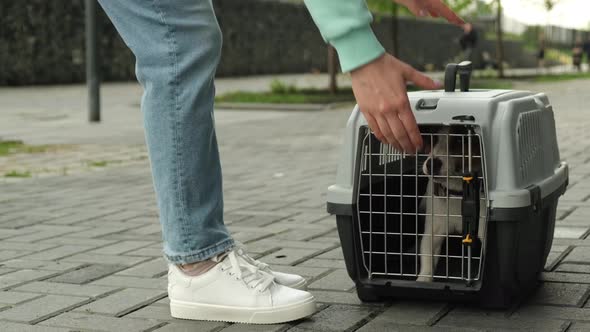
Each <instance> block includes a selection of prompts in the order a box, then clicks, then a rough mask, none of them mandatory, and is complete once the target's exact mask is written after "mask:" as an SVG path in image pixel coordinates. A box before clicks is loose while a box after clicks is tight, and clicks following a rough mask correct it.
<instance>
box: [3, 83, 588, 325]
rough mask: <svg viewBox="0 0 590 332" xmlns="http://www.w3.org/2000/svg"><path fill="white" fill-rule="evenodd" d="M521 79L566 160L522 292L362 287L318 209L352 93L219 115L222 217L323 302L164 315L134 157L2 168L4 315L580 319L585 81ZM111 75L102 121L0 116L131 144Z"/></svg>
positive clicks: (407, 321) (37, 135)
mask: <svg viewBox="0 0 590 332" xmlns="http://www.w3.org/2000/svg"><path fill="white" fill-rule="evenodd" d="M522 88H527V89H532V90H536V91H547V92H548V93H549V96H550V98H551V100H552V102H553V104H554V107H555V114H556V120H557V126H558V135H559V142H560V148H561V155H562V158H563V159H566V160H567V161H568V162H569V163H570V167H571V175H570V187H569V191H568V192H567V194H566V195H565V196H564V197H562V199H561V200H560V204H559V211H558V219H559V220H558V222H557V228H556V234H555V237H556V238H555V240H554V245H553V248H552V251H551V254H550V257H549V260H548V262H547V266H546V272H545V273H543V275H542V276H541V278H542V280H543V281H544V283H543V286H542V287H541V288H540V289H539V291H538V292H537V293H536V294H535V296H534V297H532V298H531V299H529V300H528V301H527V302H526V303H523V304H521V305H519V306H517V307H514V308H511V309H510V310H507V311H484V310H480V309H477V308H473V307H469V306H462V305H455V304H450V303H444V302H443V303H440V302H437V303H429V302H411V301H394V302H390V303H382V304H372V305H368V304H362V303H360V302H359V300H358V298H357V297H356V294H355V292H354V285H353V283H352V282H351V281H350V280H349V278H348V276H347V274H346V271H345V266H344V261H343V258H342V254H341V251H340V247H339V239H338V235H337V231H336V226H335V220H334V218H333V217H331V216H329V215H328V214H327V213H326V211H325V192H326V188H327V186H328V185H330V184H331V183H332V181H333V180H334V176H335V170H336V165H337V159H338V151H339V143H340V133H341V129H342V127H343V126H344V125H345V123H346V120H347V118H348V115H349V111H350V109H348V108H345V109H339V110H329V111H320V112H268V111H265V112H251V111H247V112H243V111H223V110H222V111H219V112H217V115H216V117H217V125H218V135H219V140H220V149H221V154H222V161H223V169H224V186H225V187H224V190H225V197H226V199H225V206H226V209H225V218H226V222H227V224H228V225H229V228H230V229H231V231H232V232H233V234H234V236H235V238H236V239H238V240H240V241H242V242H244V243H246V245H247V247H248V248H249V250H250V252H252V253H254V254H255V255H256V257H260V258H261V259H262V260H263V261H266V262H268V263H271V264H272V265H273V266H274V267H276V268H278V269H281V270H285V271H287V272H297V273H300V274H303V275H304V276H306V277H308V278H309V281H310V290H311V291H312V292H313V293H314V294H315V295H316V297H317V298H318V300H319V302H320V308H319V309H320V310H319V312H318V313H317V314H315V315H314V316H313V317H311V318H310V319H306V320H302V321H299V322H294V323H290V324H281V325H271V326H248V325H231V324H224V323H215V322H191V321H184V320H177V319H172V318H171V317H170V316H169V312H168V307H167V304H168V300H167V297H166V279H165V277H166V264H165V262H164V260H163V259H162V256H161V243H160V225H159V223H158V220H157V214H156V213H157V212H156V208H155V204H154V193H153V189H152V184H151V175H150V172H149V165H148V164H147V160H145V159H143V160H141V159H140V160H136V161H135V162H134V163H131V164H125V165H120V166H118V167H105V168H104V169H102V170H101V171H100V172H82V173H78V174H69V175H65V176H64V175H61V174H56V175H53V176H48V177H44V178H33V179H25V180H22V181H19V182H15V183H0V331H287V330H288V331H355V330H357V331H363V332H369V331H423V330H429V329H434V330H440V331H482V330H487V331H502V330H530V331H566V330H567V331H588V330H590V303H589V301H588V297H589V296H590V239H588V234H589V229H590V217H589V216H590V201H588V199H589V198H590V182H586V181H587V180H590V164H589V163H588V162H589V161H590V155H589V154H588V151H590V130H589V129H590V112H588V105H590V94H588V93H587V91H589V90H590V81H571V82H564V83H559V84H542V85H541V84H539V85H534V86H524V87H522ZM18 91H19V92H18V93H22V94H23V96H24V95H26V93H25V92H22V91H21V90H18ZM108 91H111V92H112V93H113V94H112V95H109V94H105V99H107V100H106V101H105V104H106V105H109V106H110V110H106V112H107V113H106V115H108V116H109V120H107V121H106V123H104V124H102V125H98V126H96V125H95V126H88V125H85V124H83V122H82V121H83V119H74V118H72V117H68V118H67V120H64V121H62V122H60V121H45V122H36V123H37V124H36V125H34V126H32V127H31V126H28V125H27V124H26V121H20V122H19V127H16V128H15V127H10V128H9V125H7V124H6V122H5V119H7V118H8V116H7V117H5V116H4V114H2V111H3V110H2V111H0V119H2V121H0V129H1V130H2V134H5V133H8V129H12V130H11V131H10V133H11V134H10V135H11V136H16V138H19V137H21V138H22V139H25V141H31V142H43V141H44V138H43V135H45V136H47V137H46V139H53V140H54V142H56V143H60V144H62V143H77V144H82V146H85V144H97V146H100V145H101V144H104V145H109V146H113V147H120V148H121V149H123V151H124V149H125V148H126V147H129V146H138V145H141V144H142V143H143V136H142V135H143V134H142V132H141V123H140V121H139V118H138V114H129V112H138V111H137V105H135V106H134V105H132V104H130V103H129V100H131V99H132V97H134V96H133V95H132V96H131V97H129V96H123V93H122V92H121V95H118V94H117V89H115V88H113V89H112V90H111V89H107V92H108ZM136 92H137V91H136ZM56 93H57V92H56ZM70 98H74V95H72V96H70ZM109 98H110V99H109ZM63 100H64V102H65V101H66V100H69V102H70V103H71V106H72V108H74V106H76V105H74V104H75V102H72V101H71V99H68V98H67V96H64V99H63ZM14 104H18V105H20V106H19V107H21V109H25V108H27V107H30V108H31V111H30V114H33V115H35V116H37V117H40V116H42V114H38V113H35V112H33V109H35V104H34V103H30V104H29V106H27V103H26V101H18V103H17V101H14ZM54 105H57V103H54ZM82 108H83V106H80V108H79V109H82ZM113 109H114V110H117V112H119V113H120V114H117V112H114V111H112V110H113ZM64 113H67V112H66V111H64ZM13 114H14V113H13ZM15 118H16V117H15ZM76 121H78V122H76ZM125 121H128V123H127V124H125ZM4 130H6V131H4ZM68 139H69V140H70V141H68ZM45 157H46V156H45ZM0 159H1V158H0ZM0 162H1V160H0Z"/></svg>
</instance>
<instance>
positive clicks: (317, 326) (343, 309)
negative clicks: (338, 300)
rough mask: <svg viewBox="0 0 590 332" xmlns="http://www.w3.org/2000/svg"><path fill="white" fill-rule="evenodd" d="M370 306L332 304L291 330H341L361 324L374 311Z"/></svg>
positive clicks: (336, 331) (338, 331)
mask: <svg viewBox="0 0 590 332" xmlns="http://www.w3.org/2000/svg"><path fill="white" fill-rule="evenodd" d="M373 311H374V310H373V309H371V308H368V307H358V306H344V305H332V306H329V307H328V308H326V309H324V310H322V311H320V312H319V313H316V314H315V315H313V316H311V317H310V318H308V319H305V320H304V321H303V322H301V323H300V324H298V325H297V326H295V327H294V328H292V329H290V330H289V331H326V332H329V331H334V332H341V331H346V330H349V329H351V330H352V329H353V328H354V327H355V326H360V325H361V324H363V321H364V320H365V319H367V317H369V315H371V313H373Z"/></svg>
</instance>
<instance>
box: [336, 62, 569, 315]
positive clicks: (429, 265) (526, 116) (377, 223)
mask: <svg viewBox="0 0 590 332" xmlns="http://www.w3.org/2000/svg"><path fill="white" fill-rule="evenodd" d="M457 74H459V78H460V89H459V91H455V80H456V76H457ZM470 75H471V63H469V62H463V63H460V64H458V65H456V64H450V65H449V66H448V67H447V71H446V75H445V91H420V92H412V93H409V94H408V96H409V100H410V104H411V105H412V110H413V112H414V115H415V117H416V120H417V122H418V125H419V127H420V131H421V133H422V138H423V141H424V146H423V149H422V151H417V152H416V153H413V154H405V153H402V152H400V151H397V150H396V149H395V148H393V147H392V146H390V145H387V144H384V143H381V142H380V141H378V140H377V139H376V138H375V136H374V135H373V133H372V132H371V131H370V129H369V127H368V125H367V122H366V120H365V119H364V117H363V116H362V114H361V112H360V111H359V109H358V106H357V107H356V108H355V109H354V111H353V112H352V115H351V116H350V119H349V121H348V124H347V128H346V132H345V135H344V146H343V150H342V154H341V159H340V163H339V165H338V173H337V183H336V184H334V185H332V186H331V187H330V188H329V192H328V212H330V213H332V214H335V215H336V216H337V217H336V219H337V224H338V232H339V235H340V240H341V242H342V250H343V253H344V258H345V261H346V267H347V270H348V273H349V275H350V277H351V278H352V279H353V280H354V281H355V283H356V286H357V292H358V296H359V298H360V299H361V300H363V301H377V300H381V299H385V298H391V297H398V298H422V299H444V300H460V301H475V302H479V303H480V304H481V305H483V306H487V307H505V306H508V305H510V304H511V303H513V302H514V301H516V300H518V299H520V298H521V297H522V296H525V295H526V294H527V293H529V292H530V291H532V290H533V289H534V288H535V287H536V285H537V277H538V274H539V273H540V272H541V271H542V269H543V267H544V265H545V261H546V259H547V255H548V253H549V250H550V248H551V244H552V240H553V231H554V226H555V213H556V208H557V201H558V198H559V196H561V195H562V194H563V193H564V192H565V189H566V187H567V183H568V166H567V164H566V163H565V162H562V161H560V157H559V150H558V147H557V138H556V132H555V122H554V118H553V110H552V107H551V105H550V104H549V100H548V99H547V96H546V95H545V94H542V93H539V94H534V93H531V92H528V91H512V90H469V78H470Z"/></svg>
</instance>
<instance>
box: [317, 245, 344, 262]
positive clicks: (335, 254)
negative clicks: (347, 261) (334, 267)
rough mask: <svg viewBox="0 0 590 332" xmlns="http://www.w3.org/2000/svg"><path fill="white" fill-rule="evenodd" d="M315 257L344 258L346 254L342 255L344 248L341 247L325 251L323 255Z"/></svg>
mask: <svg viewBox="0 0 590 332" xmlns="http://www.w3.org/2000/svg"><path fill="white" fill-rule="evenodd" d="M315 258H317V259H338V260H344V256H343V255H342V248H340V247H338V248H335V249H332V250H330V251H328V252H325V253H323V254H321V255H318V256H315Z"/></svg>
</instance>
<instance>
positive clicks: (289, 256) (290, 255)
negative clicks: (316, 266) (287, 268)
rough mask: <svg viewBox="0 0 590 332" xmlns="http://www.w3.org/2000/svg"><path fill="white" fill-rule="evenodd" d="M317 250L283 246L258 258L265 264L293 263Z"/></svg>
mask: <svg viewBox="0 0 590 332" xmlns="http://www.w3.org/2000/svg"><path fill="white" fill-rule="evenodd" d="M317 252H318V250H315V249H297V248H283V249H281V250H279V251H276V252H274V253H272V254H269V255H266V256H264V257H262V258H260V260H261V261H263V262H265V263H267V264H280V265H293V264H296V263H298V262H301V261H304V260H305V259H306V258H307V257H310V256H313V255H315V254H316V253H317Z"/></svg>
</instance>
